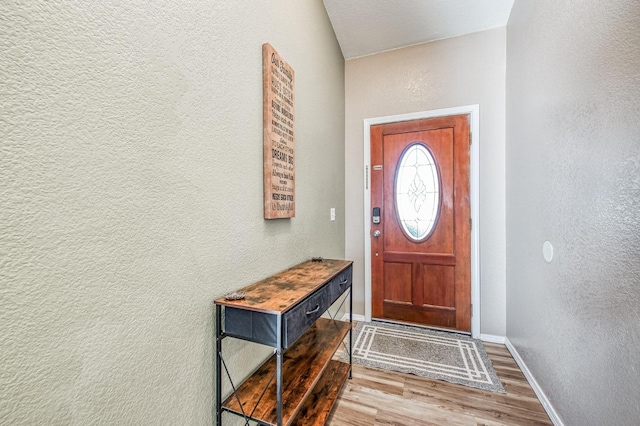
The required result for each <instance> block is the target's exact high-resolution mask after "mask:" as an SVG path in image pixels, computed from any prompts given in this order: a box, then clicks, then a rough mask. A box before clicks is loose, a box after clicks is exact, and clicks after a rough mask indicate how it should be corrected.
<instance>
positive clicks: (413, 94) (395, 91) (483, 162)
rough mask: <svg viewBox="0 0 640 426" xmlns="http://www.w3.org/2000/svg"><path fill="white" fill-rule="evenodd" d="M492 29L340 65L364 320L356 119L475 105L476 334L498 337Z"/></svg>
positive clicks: (359, 126) (501, 274) (500, 294)
mask: <svg viewBox="0 0 640 426" xmlns="http://www.w3.org/2000/svg"><path fill="white" fill-rule="evenodd" d="M505 43H506V30H505V28H499V29H495V30H490V31H484V32H480V33H475V34H471V35H467V36H462V37H456V38H450V39H446V40H441V41H436V42H432V43H426V44H421V45H417V46H413V47H408V48H404V49H398V50H393V51H389V52H384V53H380V54H377V55H371V56H366V57H362V58H358V59H352V60H348V61H346V65H345V80H346V86H345V87H346V89H345V90H346V93H345V97H346V118H345V121H346V122H345V125H346V128H345V132H346V134H345V137H346V148H345V156H346V171H345V173H346V182H347V187H346V209H347V211H346V235H347V237H346V255H347V257H348V258H350V259H353V260H355V261H356V264H355V265H354V290H355V291H354V312H356V313H359V314H364V256H365V253H364V235H363V232H364V231H363V229H364V228H363V227H364V224H363V220H364V219H363V217H364V212H363V203H364V199H363V196H364V164H363V134H362V132H363V120H364V119H366V118H374V117H381V116H388V115H395V114H404V113H410V112H418V111H428V110H435V109H440V108H449V107H456V106H463V105H471V104H479V105H480V267H481V297H482V301H481V302H482V303H481V307H482V313H481V331H482V333H489V334H495V335H501V336H504V335H505V315H506V314H505V309H506V307H505V298H506V295H505V182H504V137H505V136H504V135H505V110H504V107H505V106H504V105H505V54H506V45H505Z"/></svg>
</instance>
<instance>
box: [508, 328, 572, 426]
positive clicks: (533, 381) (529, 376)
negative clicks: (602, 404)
mask: <svg viewBox="0 0 640 426" xmlns="http://www.w3.org/2000/svg"><path fill="white" fill-rule="evenodd" d="M504 340H505V342H504V344H505V346H506V347H507V349H509V352H511V356H513V359H515V360H516V363H517V364H518V366H519V367H520V370H522V373H523V374H524V376H525V377H526V378H527V381H528V382H529V384H530V385H531V388H532V389H533V391H534V392H535V393H536V395H537V396H538V399H539V400H540V402H541V403H542V406H543V407H544V409H545V411H546V412H547V414H548V415H549V418H550V419H551V421H552V422H553V424H554V425H555V426H564V423H563V422H562V420H561V419H560V416H558V413H556V410H555V409H554V408H553V405H551V402H550V401H549V398H547V395H545V394H544V392H543V390H542V388H540V385H538V382H537V381H536V379H535V377H533V374H531V371H529V368H528V367H527V364H525V363H524V360H523V359H522V358H521V357H520V354H519V353H518V351H517V350H516V348H515V347H514V346H513V344H512V343H511V341H510V340H509V338H508V337H505V339H504Z"/></svg>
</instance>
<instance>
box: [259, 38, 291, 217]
mask: <svg viewBox="0 0 640 426" xmlns="http://www.w3.org/2000/svg"><path fill="white" fill-rule="evenodd" d="M294 86H295V76H294V72H293V68H291V66H290V65H289V64H287V63H286V62H285V61H284V60H283V59H282V58H281V57H280V55H278V52H276V50H275V49H274V48H273V47H272V46H271V45H270V44H269V43H265V44H263V45H262V88H263V93H262V99H263V101H262V102H263V133H264V218H265V219H280V218H288V217H295V215H296V197H295V175H296V173H295V145H294V137H293V129H294V123H295V120H294V93H295V90H294Z"/></svg>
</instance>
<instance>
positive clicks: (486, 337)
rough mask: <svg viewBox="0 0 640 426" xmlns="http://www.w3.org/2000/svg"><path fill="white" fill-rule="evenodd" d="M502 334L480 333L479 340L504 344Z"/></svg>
mask: <svg viewBox="0 0 640 426" xmlns="http://www.w3.org/2000/svg"><path fill="white" fill-rule="evenodd" d="M505 339H506V338H505V337H504V336H496V335H495V334H480V340H482V341H483V342H487V343H498V344H500V345H504V341H505Z"/></svg>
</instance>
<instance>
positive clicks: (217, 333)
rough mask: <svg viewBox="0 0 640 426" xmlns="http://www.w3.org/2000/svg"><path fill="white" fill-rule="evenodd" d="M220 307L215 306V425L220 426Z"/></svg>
mask: <svg viewBox="0 0 640 426" xmlns="http://www.w3.org/2000/svg"><path fill="white" fill-rule="evenodd" d="M221 352H222V306H220V305H216V425H218V426H221V425H222V365H221V359H220V353H221Z"/></svg>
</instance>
